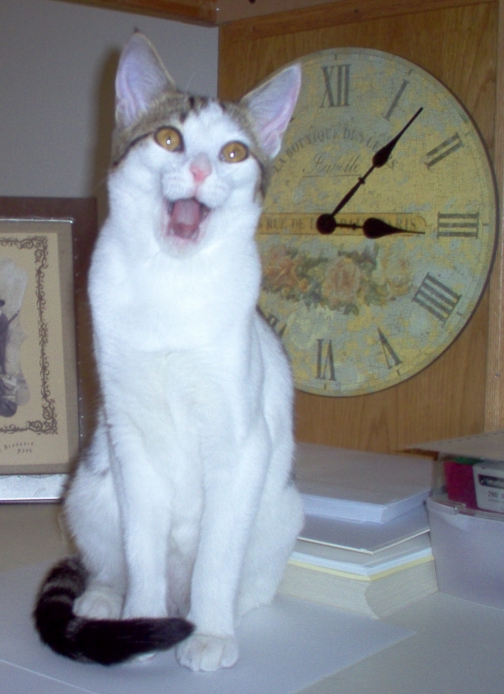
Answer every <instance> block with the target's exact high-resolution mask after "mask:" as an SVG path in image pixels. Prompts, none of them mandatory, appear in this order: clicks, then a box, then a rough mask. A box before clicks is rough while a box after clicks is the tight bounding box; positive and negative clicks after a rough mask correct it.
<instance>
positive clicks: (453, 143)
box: [425, 133, 464, 169]
mask: <svg viewBox="0 0 504 694" xmlns="http://www.w3.org/2000/svg"><path fill="white" fill-rule="evenodd" d="M463 146H464V143H463V142H462V140H461V139H460V135H459V134H458V133H455V134H454V135H452V136H451V137H449V138H448V139H446V140H445V141H444V142H441V144H440V145H438V146H437V147H434V149H431V150H430V152H427V154H426V155H425V159H426V161H425V165H426V166H427V168H428V169H431V168H432V167H433V166H435V165H436V164H438V163H439V162H440V161H442V160H443V159H446V157H448V156H450V154H453V152H456V151H457V149H460V148H461V147H463Z"/></svg>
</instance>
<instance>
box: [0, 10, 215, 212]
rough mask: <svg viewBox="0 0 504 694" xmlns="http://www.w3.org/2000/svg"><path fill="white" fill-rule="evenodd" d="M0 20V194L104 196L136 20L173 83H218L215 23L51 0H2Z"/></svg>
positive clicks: (196, 86)
mask: <svg viewBox="0 0 504 694" xmlns="http://www.w3.org/2000/svg"><path fill="white" fill-rule="evenodd" d="M0 27H1V32H2V36H1V39H0V195H7V196H42V197H86V196H90V195H91V196H94V195H97V196H98V197H99V198H100V199H103V194H104V191H103V188H104V187H103V185H102V181H103V178H104V176H105V174H106V169H107V165H108V160H109V149H110V133H111V129H112V124H113V99H114V96H113V82H114V73H115V68H116V66H117V59H118V55H119V51H120V50H121V47H122V46H123V45H124V43H125V42H126V41H127V40H128V38H129V37H130V35H131V33H132V32H133V30H134V29H140V30H141V31H143V32H144V33H145V34H146V35H147V36H148V37H149V38H150V39H151V40H152V42H153V43H154V44H155V45H156V48H157V49H158V51H159V53H160V55H161V57H162V59H163V60H164V61H165V64H166V66H167V68H168V70H169V71H170V73H171V74H172V76H173V77H174V79H175V80H176V81H177V84H178V85H179V87H181V88H183V89H189V90H191V91H193V92H194V93H199V94H206V95H210V96H215V94H216V91H217V60H218V30H217V29H214V28H206V27H197V26H193V25H189V24H183V23H180V22H173V21H168V20H164V19H158V18H154V17H145V16H142V15H139V14H130V13H125V12H116V11H110V10H104V9H100V8H94V7H89V6H84V5H78V4H77V5H74V4H70V3H66V2H58V1H55V0H0ZM102 204H103V203H102Z"/></svg>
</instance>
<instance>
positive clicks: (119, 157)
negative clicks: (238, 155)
mask: <svg viewBox="0 0 504 694" xmlns="http://www.w3.org/2000/svg"><path fill="white" fill-rule="evenodd" d="M210 103H218V104H219V105H220V107H221V108H222V111H223V112H224V113H226V114H227V115H228V116H229V117H230V118H232V119H233V120H234V121H235V122H236V123H237V124H238V126H239V127H240V128H241V129H242V130H243V131H244V132H246V133H247V134H248V136H249V138H250V139H251V147H250V152H251V154H252V156H253V157H254V158H255V159H256V160H257V162H258V164H259V168H260V172H261V175H260V178H259V181H258V188H257V193H258V194H259V195H261V196H262V197H264V195H265V192H266V188H267V184H268V182H269V178H270V169H271V167H270V160H269V158H268V157H267V155H266V154H265V153H264V152H263V150H262V148H261V146H260V144H259V138H258V136H257V135H256V133H255V131H254V124H253V123H252V122H251V120H250V117H249V114H248V112H247V109H246V107H245V106H243V105H241V104H240V103H234V102H229V101H227V102H225V101H224V102H220V101H217V102H216V101H215V100H212V99H210V98H209V97H200V96H193V95H191V94H186V93H184V92H179V91H167V92H165V93H164V94H163V95H162V96H161V97H159V98H158V99H157V100H156V101H155V102H154V103H153V104H152V106H151V107H150V108H149V110H148V111H145V112H143V113H142V114H141V116H140V118H138V120H137V121H136V122H135V123H133V125H131V126H130V127H125V126H124V125H122V123H121V122H120V120H119V119H118V122H117V123H116V127H115V130H114V133H113V135H112V157H111V159H112V167H117V166H118V165H119V164H120V163H121V162H122V161H123V160H124V158H125V157H126V155H127V154H128V152H129V151H130V149H131V148H132V147H134V146H135V145H136V144H137V143H138V142H140V141H141V140H143V139H145V138H146V137H150V136H151V135H153V134H154V133H155V132H156V131H157V130H159V128H162V127H166V126H167V125H170V124H176V123H180V124H182V123H184V121H185V120H186V119H187V117H188V116H189V114H190V113H196V114H197V113H200V112H201V111H202V110H204V109H205V108H207V107H208V105H209V104H210Z"/></svg>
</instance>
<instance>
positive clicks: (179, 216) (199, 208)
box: [165, 198, 210, 247]
mask: <svg viewBox="0 0 504 694" xmlns="http://www.w3.org/2000/svg"><path fill="white" fill-rule="evenodd" d="M166 211H167V213H168V214H167V219H166V224H165V237H166V238H167V239H169V240H172V241H173V242H175V243H176V245H177V246H181V247H184V246H186V245H188V244H189V245H192V244H195V243H197V242H198V241H199V240H200V237H201V235H202V229H203V226H204V225H203V223H204V221H205V220H206V219H207V217H208V215H209V214H210V208H208V207H207V206H206V205H204V204H203V203H201V202H199V200H197V199H196V198H181V199H179V200H167V201H166Z"/></svg>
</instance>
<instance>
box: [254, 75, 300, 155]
mask: <svg viewBox="0 0 504 694" xmlns="http://www.w3.org/2000/svg"><path fill="white" fill-rule="evenodd" d="M300 88H301V67H300V66H299V65H292V66H290V67H288V68H286V69H285V70H282V72H280V73H278V74H277V75H274V76H273V77H271V78H270V79H269V80H268V81H267V82H265V83H264V84H261V85H259V87H257V88H256V89H254V90H253V91H252V92H249V94H247V95H246V96H244V97H243V99H242V100H241V103H243V104H245V105H246V107H247V109H248V111H249V113H250V114H251V116H252V119H253V121H254V123H255V126H256V133H257V136H258V137H259V140H260V142H261V145H262V147H263V149H264V151H265V153H266V154H267V155H268V156H269V157H270V158H273V157H276V155H277V154H278V152H279V151H280V147H281V144H282V137H283V134H284V133H285V131H286V130H287V126H288V125H289V122H290V119H291V117H292V113H293V111H294V108H295V106H296V102H297V99H298V96H299V90H300Z"/></svg>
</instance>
